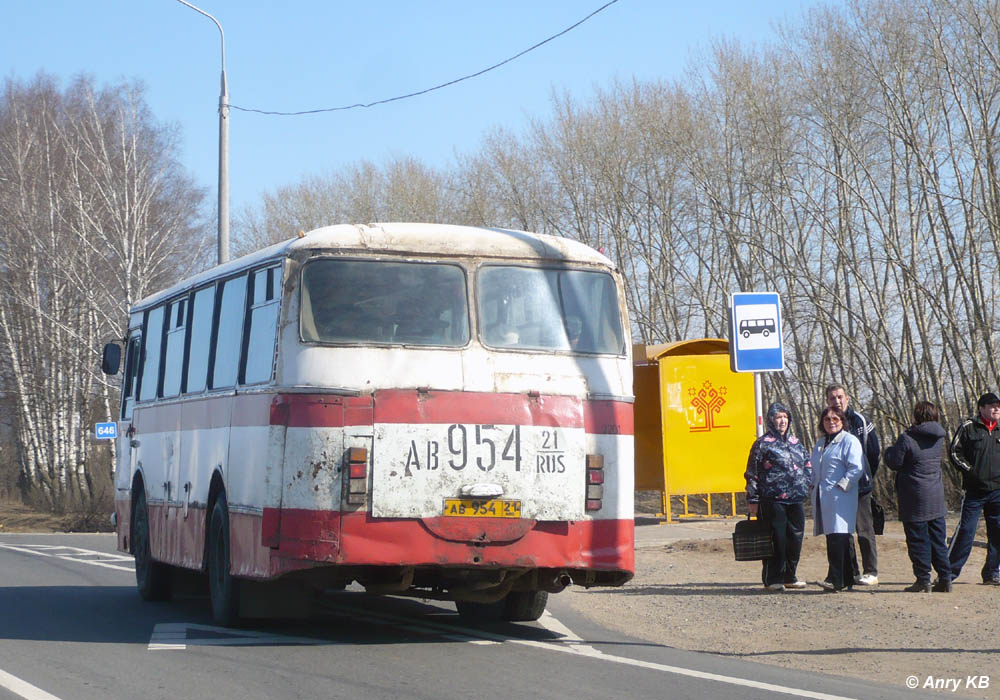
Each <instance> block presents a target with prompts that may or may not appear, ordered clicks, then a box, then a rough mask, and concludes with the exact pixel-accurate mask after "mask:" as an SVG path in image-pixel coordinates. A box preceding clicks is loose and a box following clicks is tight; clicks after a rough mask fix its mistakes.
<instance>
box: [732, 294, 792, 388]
mask: <svg viewBox="0 0 1000 700" xmlns="http://www.w3.org/2000/svg"><path fill="white" fill-rule="evenodd" d="M729 365H730V367H731V368H732V370H733V371H734V372H781V371H783V370H784V369H785V355H784V347H783V345H782V342H781V303H780V301H779V299H778V294H777V293H776V292H734V293H733V295H732V302H731V303H730V306H729Z"/></svg>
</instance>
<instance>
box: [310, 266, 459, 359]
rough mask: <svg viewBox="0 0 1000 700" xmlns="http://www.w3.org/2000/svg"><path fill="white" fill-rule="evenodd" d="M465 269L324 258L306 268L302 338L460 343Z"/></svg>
mask: <svg viewBox="0 0 1000 700" xmlns="http://www.w3.org/2000/svg"><path fill="white" fill-rule="evenodd" d="M466 298H467V294H466V290H465V273H464V272H463V271H462V268H460V267H458V266H455V265H437V264H430V263H397V262H384V261H361V260H329V259H319V260H313V261H311V262H309V263H307V264H306V265H305V266H304V268H303V271H302V303H301V310H300V328H301V333H302V339H303V340H305V341H308V342H316V343H374V344H387V345H434V346H446V347H461V346H464V345H466V344H467V343H468V342H469V311H468V305H467V303H466Z"/></svg>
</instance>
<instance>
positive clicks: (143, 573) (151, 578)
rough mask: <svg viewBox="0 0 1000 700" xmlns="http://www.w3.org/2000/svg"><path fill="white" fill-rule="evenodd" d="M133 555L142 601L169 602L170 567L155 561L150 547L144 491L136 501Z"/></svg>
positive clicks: (136, 583) (137, 584)
mask: <svg viewBox="0 0 1000 700" xmlns="http://www.w3.org/2000/svg"><path fill="white" fill-rule="evenodd" d="M132 555H133V556H134V557H135V585H136V588H138V589H139V595H140V596H141V597H142V599H143V600H150V601H152V600H167V599H168V598H169V597H170V567H169V566H167V565H166V564H162V563H160V562H158V561H153V554H152V551H151V550H150V547H149V511H148V509H147V508H146V494H145V492H144V491H140V492H139V495H138V496H136V499H135V515H134V518H133V520H132Z"/></svg>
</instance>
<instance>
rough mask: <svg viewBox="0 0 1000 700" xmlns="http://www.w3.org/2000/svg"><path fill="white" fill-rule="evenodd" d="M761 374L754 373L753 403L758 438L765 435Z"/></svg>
mask: <svg viewBox="0 0 1000 700" xmlns="http://www.w3.org/2000/svg"><path fill="white" fill-rule="evenodd" d="M761 392H762V389H761V382H760V372H754V373H753V396H754V399H753V403H754V408H755V409H756V410H755V412H756V414H757V437H760V436H761V435H763V434H764V397H763V396H762V395H761Z"/></svg>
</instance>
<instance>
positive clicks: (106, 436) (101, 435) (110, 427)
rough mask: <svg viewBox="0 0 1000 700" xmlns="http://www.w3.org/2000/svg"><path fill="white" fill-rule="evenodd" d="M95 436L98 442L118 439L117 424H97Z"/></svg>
mask: <svg viewBox="0 0 1000 700" xmlns="http://www.w3.org/2000/svg"><path fill="white" fill-rule="evenodd" d="M94 432H95V434H96V435H97V439H98V440H114V439H115V438H117V437H118V424H117V423H98V424H97V425H96V426H95V431H94Z"/></svg>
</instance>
